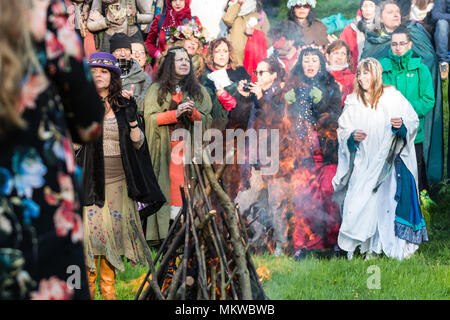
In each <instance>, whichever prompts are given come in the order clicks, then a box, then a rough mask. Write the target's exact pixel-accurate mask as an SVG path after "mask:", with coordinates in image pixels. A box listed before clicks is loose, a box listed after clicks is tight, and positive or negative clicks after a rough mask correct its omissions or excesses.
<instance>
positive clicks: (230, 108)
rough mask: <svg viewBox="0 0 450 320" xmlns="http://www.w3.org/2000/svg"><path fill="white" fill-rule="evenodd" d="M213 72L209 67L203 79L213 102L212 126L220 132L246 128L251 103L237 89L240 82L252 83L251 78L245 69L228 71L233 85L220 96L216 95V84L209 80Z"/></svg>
mask: <svg viewBox="0 0 450 320" xmlns="http://www.w3.org/2000/svg"><path fill="white" fill-rule="evenodd" d="M211 72H213V70H211V69H210V68H209V67H208V68H206V71H205V73H204V74H203V77H202V81H201V83H202V85H203V86H205V88H206V90H207V91H208V94H209V96H210V97H211V101H212V110H211V117H212V119H213V123H212V126H213V127H214V128H218V129H220V130H223V129H225V128H226V127H228V128H231V127H235V126H237V127H239V128H246V127H247V122H248V118H249V116H250V109H251V106H252V105H251V101H250V99H248V98H245V97H244V96H242V95H241V94H240V93H239V92H238V91H237V87H238V85H239V81H240V80H247V81H248V82H250V76H249V75H248V73H247V71H246V70H245V69H244V67H237V68H236V69H232V68H229V69H227V74H228V78H229V79H230V80H231V82H232V84H230V85H229V86H227V87H225V88H223V89H224V90H225V92H224V93H222V94H221V95H220V96H217V94H216V87H215V85H214V82H213V81H212V80H211V79H209V78H208V75H209V74H210V73H211Z"/></svg>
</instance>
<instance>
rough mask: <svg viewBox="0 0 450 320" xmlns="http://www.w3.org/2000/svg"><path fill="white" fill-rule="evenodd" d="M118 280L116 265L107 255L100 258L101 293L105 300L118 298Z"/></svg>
mask: <svg viewBox="0 0 450 320" xmlns="http://www.w3.org/2000/svg"><path fill="white" fill-rule="evenodd" d="M115 282H116V274H115V272H114V267H113V266H112V264H111V263H109V261H108V260H106V258H105V256H101V258H100V293H101V294H102V296H103V298H104V299H105V300H117V298H116V289H115V288H114V283H115Z"/></svg>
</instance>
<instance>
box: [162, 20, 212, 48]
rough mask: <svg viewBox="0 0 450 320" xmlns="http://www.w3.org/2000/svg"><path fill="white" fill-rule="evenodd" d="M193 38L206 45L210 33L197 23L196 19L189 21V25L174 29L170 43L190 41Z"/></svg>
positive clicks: (171, 30) (171, 31)
mask: <svg viewBox="0 0 450 320" xmlns="http://www.w3.org/2000/svg"><path fill="white" fill-rule="evenodd" d="M192 36H194V38H197V39H198V40H200V42H201V44H202V45H205V44H206V42H207V41H206V38H207V36H208V32H207V31H206V29H205V28H204V27H203V26H202V25H201V24H199V23H197V21H196V20H195V18H192V19H191V20H189V22H188V23H185V24H183V25H181V26H178V27H172V28H171V29H170V39H169V41H170V42H172V43H173V42H176V41H177V40H189V39H190V38H191V37H192Z"/></svg>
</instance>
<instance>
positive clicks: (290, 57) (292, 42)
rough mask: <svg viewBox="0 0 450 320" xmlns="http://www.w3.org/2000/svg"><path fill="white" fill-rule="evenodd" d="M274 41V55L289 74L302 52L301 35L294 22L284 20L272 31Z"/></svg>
mask: <svg viewBox="0 0 450 320" xmlns="http://www.w3.org/2000/svg"><path fill="white" fill-rule="evenodd" d="M270 36H271V37H272V41H273V50H272V54H271V55H273V56H274V57H276V58H277V59H278V60H279V61H280V63H281V64H282V65H283V66H284V70H285V71H286V73H289V72H290V71H291V69H292V68H293V67H294V65H295V63H296V62H297V60H298V57H299V55H300V51H301V46H300V45H301V44H303V42H302V41H301V34H300V32H299V30H298V28H297V26H296V25H295V23H294V22H292V21H289V20H284V21H281V22H279V23H277V24H276V25H275V26H273V27H272V29H271V30H270Z"/></svg>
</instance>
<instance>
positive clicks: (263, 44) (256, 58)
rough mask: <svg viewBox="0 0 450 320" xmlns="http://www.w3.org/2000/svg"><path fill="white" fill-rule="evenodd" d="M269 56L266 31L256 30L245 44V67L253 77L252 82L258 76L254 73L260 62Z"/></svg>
mask: <svg viewBox="0 0 450 320" xmlns="http://www.w3.org/2000/svg"><path fill="white" fill-rule="evenodd" d="M265 58H267V41H266V37H265V34H264V32H262V31H261V30H254V32H253V35H251V36H249V37H248V39H247V43H246V44H245V57H244V68H245V70H247V73H248V74H249V75H250V76H251V77H252V82H256V81H257V80H258V78H257V77H256V75H254V74H253V71H255V70H256V67H257V66H258V63H260V62H261V61H262V60H264V59H265Z"/></svg>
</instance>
